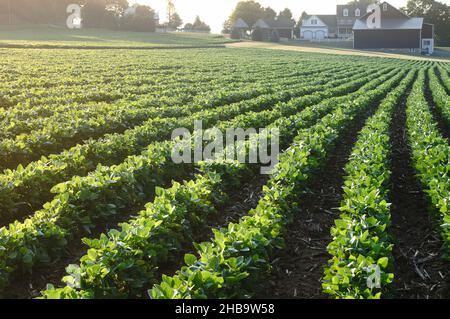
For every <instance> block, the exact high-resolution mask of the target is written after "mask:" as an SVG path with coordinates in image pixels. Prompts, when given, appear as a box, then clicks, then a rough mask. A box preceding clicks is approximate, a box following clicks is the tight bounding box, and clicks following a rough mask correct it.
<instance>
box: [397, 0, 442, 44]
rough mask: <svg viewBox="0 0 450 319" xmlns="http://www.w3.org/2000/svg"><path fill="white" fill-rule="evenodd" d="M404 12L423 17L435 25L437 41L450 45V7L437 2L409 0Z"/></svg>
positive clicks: (432, 0) (433, 0)
mask: <svg viewBox="0 0 450 319" xmlns="http://www.w3.org/2000/svg"><path fill="white" fill-rule="evenodd" d="M402 10H403V11H404V12H405V13H406V14H408V15H409V16H412V17H423V18H424V21H425V22H426V23H431V24H434V28H435V33H436V41H437V42H438V43H439V44H440V45H450V6H449V5H446V4H445V3H441V2H438V1H435V0H409V1H408V3H407V5H406V8H402Z"/></svg>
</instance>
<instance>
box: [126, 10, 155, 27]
mask: <svg viewBox="0 0 450 319" xmlns="http://www.w3.org/2000/svg"><path fill="white" fill-rule="evenodd" d="M121 20H122V28H123V29H125V30H129V31H138V32H154V31H155V29H156V25H155V11H153V9H152V8H150V7H149V6H143V5H139V6H137V7H136V12H135V14H134V15H130V16H126V17H123V18H122V19H121Z"/></svg>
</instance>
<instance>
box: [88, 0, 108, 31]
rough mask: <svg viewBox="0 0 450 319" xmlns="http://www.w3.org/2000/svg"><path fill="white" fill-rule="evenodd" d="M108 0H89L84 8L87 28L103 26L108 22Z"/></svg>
mask: <svg viewBox="0 0 450 319" xmlns="http://www.w3.org/2000/svg"><path fill="white" fill-rule="evenodd" d="M106 5H107V1H106V0H88V1H87V2H86V4H85V5H84V6H83V9H82V13H81V14H82V18H83V25H84V26H85V27H87V28H102V27H105V26H106V24H107V20H109V19H108V18H109V17H108V12H107V11H106ZM111 15H113V13H112V12H111Z"/></svg>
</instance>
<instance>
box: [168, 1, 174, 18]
mask: <svg viewBox="0 0 450 319" xmlns="http://www.w3.org/2000/svg"><path fill="white" fill-rule="evenodd" d="M174 13H175V5H174V4H173V0H167V23H169V22H170V20H172V16H173V15H174Z"/></svg>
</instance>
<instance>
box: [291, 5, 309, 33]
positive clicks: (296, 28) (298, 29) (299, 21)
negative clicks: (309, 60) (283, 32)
mask: <svg viewBox="0 0 450 319" xmlns="http://www.w3.org/2000/svg"><path fill="white" fill-rule="evenodd" d="M307 16H308V14H307V13H306V12H305V11H303V12H302V15H301V16H300V19H299V20H298V22H297V24H296V25H295V28H294V33H295V36H296V37H297V38H300V28H301V26H302V21H303V20H304V19H306V17H307Z"/></svg>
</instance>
